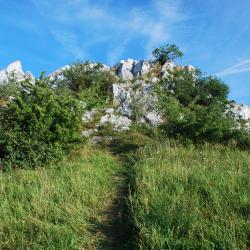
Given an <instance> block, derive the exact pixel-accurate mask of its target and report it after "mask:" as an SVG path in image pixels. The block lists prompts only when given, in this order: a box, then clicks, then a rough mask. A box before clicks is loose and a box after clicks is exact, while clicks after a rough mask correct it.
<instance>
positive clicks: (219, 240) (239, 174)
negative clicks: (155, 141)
mask: <svg viewBox="0 0 250 250" xmlns="http://www.w3.org/2000/svg"><path fill="white" fill-rule="evenodd" d="M137 158H139V160H138V161H137V162H136V163H135V166H134V169H135V174H134V175H135V192H134V194H133V195H132V196H131V206H132V208H131V209H132V211H133V221H134V222H135V225H136V226H137V229H138V236H137V247H136V249H249V247H250V241H249V232H250V227H249V222H250V221H249V209H250V201H249V196H250V190H249V185H248V183H249V171H250V169H249V166H250V156H249V154H248V153H247V152H241V151H238V150H230V149H229V148H227V147H223V146H211V145H209V144H208V145H204V146H203V147H199V148H197V149H194V148H184V147H182V146H178V145H176V143H174V142H168V143H165V144H164V145H154V146H153V147H147V148H145V149H143V150H142V151H141V152H140V153H139V155H138V156H137Z"/></svg>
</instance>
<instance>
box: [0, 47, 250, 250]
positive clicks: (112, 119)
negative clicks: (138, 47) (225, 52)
mask: <svg viewBox="0 0 250 250" xmlns="http://www.w3.org/2000/svg"><path fill="white" fill-rule="evenodd" d="M153 55H154V57H155V60H154V61H147V60H142V61H136V60H132V59H128V60H122V61H120V63H118V64H116V65H114V66H113V67H108V66H106V65H104V64H101V63H92V62H89V61H86V62H77V63H74V64H72V65H66V66H64V67H63V68H61V69H58V70H56V71H55V72H53V73H51V74H49V75H45V74H44V73H42V74H41V76H40V77H39V78H35V77H34V76H33V75H32V73H30V72H27V73H24V72H23V69H22V65H21V62H19V61H17V62H14V63H12V64H10V65H9V66H8V67H7V68H6V69H4V70H1V71H0V249H159V250H160V249H239V250H240V249H249V248H250V241H249V232H250V227H249V225H250V221H249V216H250V210H249V209H250V199H249V197H250V189H249V170H250V169H249V167H250V157H249V155H250V154H249V150H250V133H249V131H250V107H248V106H246V105H243V104H237V103H235V102H233V101H230V100H229V99H228V94H229V88H228V86H227V85H226V84H225V83H224V82H223V81H221V80H220V79H219V78H217V77H215V76H209V75H207V74H204V73H202V71H201V70H199V69H196V68H194V67H193V66H191V65H188V66H181V65H176V64H175V63H174V59H175V58H176V57H181V56H182V55H183V53H182V52H181V51H179V49H178V48H177V47H176V46H175V45H166V46H165V47H160V48H157V49H155V50H154V51H153Z"/></svg>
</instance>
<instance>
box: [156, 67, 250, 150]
mask: <svg viewBox="0 0 250 250" xmlns="http://www.w3.org/2000/svg"><path fill="white" fill-rule="evenodd" d="M169 73H170V75H169V77H167V78H164V79H162V80H161V81H160V82H159V84H158V86H157V95H158V109H159V112H160V113H161V114H162V115H163V117H164V120H165V123H164V124H163V125H162V128H163V130H164V132H165V133H166V134H167V135H171V136H175V137H179V136H181V137H182V138H184V139H190V140H193V141H196V142H197V141H202V140H209V141H214V142H225V141H230V140H236V143H238V144H240V145H241V146H246V145H249V136H248V135H247V133H246V132H244V131H241V130H239V129H236V121H235V117H234V116H233V114H232V112H229V111H228V107H229V101H228V99H227V97H228V92H229V89H228V87H227V85H225V84H224V83H223V82H222V81H221V80H220V79H218V78H216V77H212V76H203V75H202V74H201V72H200V71H198V70H188V69H185V68H180V69H177V70H174V71H170V72H169ZM243 138H244V139H243Z"/></svg>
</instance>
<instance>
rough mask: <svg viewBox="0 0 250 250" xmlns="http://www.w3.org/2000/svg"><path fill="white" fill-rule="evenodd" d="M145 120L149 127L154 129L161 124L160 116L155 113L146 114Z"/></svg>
mask: <svg viewBox="0 0 250 250" xmlns="http://www.w3.org/2000/svg"><path fill="white" fill-rule="evenodd" d="M145 119H146V121H147V122H148V123H149V124H150V125H152V126H154V127H155V126H158V125H160V124H161V123H162V122H163V120H162V118H161V116H160V115H159V114H157V113H156V112H149V113H147V114H146V115H145Z"/></svg>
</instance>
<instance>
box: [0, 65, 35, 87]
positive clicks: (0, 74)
mask: <svg viewBox="0 0 250 250" xmlns="http://www.w3.org/2000/svg"><path fill="white" fill-rule="evenodd" d="M25 79H32V80H33V81H34V79H35V78H34V76H33V75H32V73H31V72H29V71H28V72H26V73H24V72H23V69H22V64H21V62H20V61H15V62H13V63H11V64H10V65H8V67H7V68H6V69H4V70H1V71H0V84H5V83H8V82H9V81H11V80H16V81H17V82H20V81H23V80H25Z"/></svg>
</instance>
